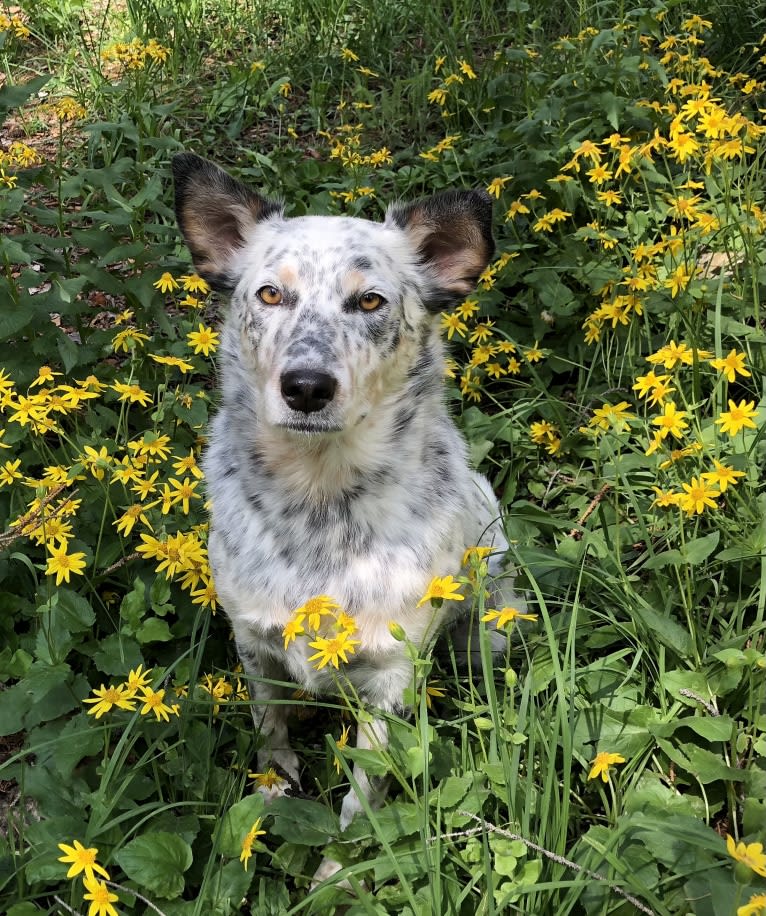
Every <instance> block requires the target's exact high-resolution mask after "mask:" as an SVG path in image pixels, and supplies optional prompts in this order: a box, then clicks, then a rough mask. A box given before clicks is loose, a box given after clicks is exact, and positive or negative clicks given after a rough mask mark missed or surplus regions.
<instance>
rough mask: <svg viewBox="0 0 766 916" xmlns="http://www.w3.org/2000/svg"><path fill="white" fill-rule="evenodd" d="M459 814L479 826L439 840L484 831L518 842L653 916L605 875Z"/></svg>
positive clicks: (476, 818)
mask: <svg viewBox="0 0 766 916" xmlns="http://www.w3.org/2000/svg"><path fill="white" fill-rule="evenodd" d="M459 814H461V815H462V816H463V817H470V818H471V820H474V821H477V822H478V823H479V824H480V825H481V826H479V827H472V828H469V829H468V830H457V831H454V832H453V833H443V834H441V835H440V836H439V837H438V838H439V839H441V840H448V839H454V838H456V837H467V836H475V835H476V834H477V833H483V832H484V831H485V830H488V831H490V833H497V834H498V835H499V836H502V837H504V838H505V839H507V840H520V841H521V842H522V843H523V844H524V845H525V846H526V847H528V848H529V849H534V850H535V852H539V853H540V854H541V855H543V856H545V857H546V858H547V859H550V860H551V861H552V862H556V863H557V864H558V865H564V866H565V867H566V868H571V869H574V871H577V872H581V873H582V874H583V875H587V876H588V877H589V878H593V879H594V880H596V881H601V882H602V883H603V884H606V885H607V886H608V887H609V889H610V890H613V891H614V892H615V894H619V896H620V897H623V898H624V899H625V900H627V901H628V903H632V904H633V906H634V907H635V908H636V909H637V910H640V911H641V912H642V913H647V914H648V916H655V913H654V910H650V909H649V907H648V906H646V904H644V903H642V902H641V901H640V900H639V899H638V898H637V897H634V896H633V895H632V894H629V893H628V892H627V891H624V890H623V889H622V888H621V887H618V886H617V885H616V884H613V883H612V882H611V881H610V880H609V878H607V877H606V875H602V874H600V873H599V872H597V871H591V870H590V869H589V868H584V867H583V866H582V865H578V864H577V862H573V861H572V860H571V859H567V858H566V857H565V856H560V855H558V853H555V852H550V851H549V850H548V849H545V847H544V846H539V845H538V844H537V843H533V842H532V840H528V839H526V837H523V836H519V834H518V833H511V832H510V830H503V829H502V828H501V827H496V826H495V825H494V824H490V823H489V821H485V820H484V819H483V818H481V817H477V815H475V814H471V813H470V812H469V811H460V812H459ZM434 839H436V838H434Z"/></svg>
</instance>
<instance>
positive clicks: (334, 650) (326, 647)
mask: <svg viewBox="0 0 766 916" xmlns="http://www.w3.org/2000/svg"><path fill="white" fill-rule="evenodd" d="M359 644H360V643H359V640H358V639H351V634H350V633H348V632H347V631H346V630H343V631H342V632H340V633H338V634H337V635H335V636H332V637H330V638H327V637H324V636H318V637H317V638H316V639H315V640H314V642H310V643H309V646H310V647H311V648H312V649H316V650H317V651H316V653H315V654H314V655H310V656H309V659H308V660H309V661H310V662H313V661H317V660H318V664H316V665H314V667H315V668H316V670H317V671H321V670H322V668H324V666H325V665H328V664H331V665H332V666H333V668H336V669H337V667H338V661H339V660H340V661H343V662H344V663H347V662H348V658H347V657H346V653H347V652H348V653H349V654H351V655H353V654H354V652H355V651H356V649H355V648H354V647H355V646H358V645H359Z"/></svg>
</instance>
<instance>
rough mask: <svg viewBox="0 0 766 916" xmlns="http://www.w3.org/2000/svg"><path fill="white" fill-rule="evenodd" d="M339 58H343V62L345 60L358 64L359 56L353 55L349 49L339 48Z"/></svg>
mask: <svg viewBox="0 0 766 916" xmlns="http://www.w3.org/2000/svg"><path fill="white" fill-rule="evenodd" d="M340 56H341V57H342V58H343V60H347V61H349V62H351V63H353V64H356V63H358V62H359V56H358V55H357V54H354V52H353V51H352V50H351V48H341V51H340Z"/></svg>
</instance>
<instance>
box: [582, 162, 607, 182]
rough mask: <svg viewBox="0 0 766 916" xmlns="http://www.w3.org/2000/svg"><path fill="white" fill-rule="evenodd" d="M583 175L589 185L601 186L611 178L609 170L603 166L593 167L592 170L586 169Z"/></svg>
mask: <svg viewBox="0 0 766 916" xmlns="http://www.w3.org/2000/svg"><path fill="white" fill-rule="evenodd" d="M585 174H586V175H587V176H588V178H589V179H590V181H591V184H603V183H604V182H605V181H609V179H610V178H612V177H613V176H612V173H611V172H610V171H609V169H608V168H606V166H603V165H594V166H593V168H592V169H588V171H587V172H586V173H585Z"/></svg>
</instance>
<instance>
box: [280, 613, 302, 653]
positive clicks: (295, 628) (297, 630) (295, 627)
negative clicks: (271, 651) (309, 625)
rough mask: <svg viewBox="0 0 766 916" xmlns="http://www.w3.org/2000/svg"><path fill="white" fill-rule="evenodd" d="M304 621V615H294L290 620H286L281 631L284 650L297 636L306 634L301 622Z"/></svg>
mask: <svg viewBox="0 0 766 916" xmlns="http://www.w3.org/2000/svg"><path fill="white" fill-rule="evenodd" d="M305 619H306V615H305V614H295V615H294V616H293V618H292V619H291V620H288V621H287V623H286V624H285V627H284V629H283V630H282V636H284V638H285V649H286V648H287V647H288V646H289V645H290V643H291V642H294V641H295V638H296V637H297V636H300V635H301V634H302V633H305V632H306V629H305V627H304V626H303V621H304V620H305Z"/></svg>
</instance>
